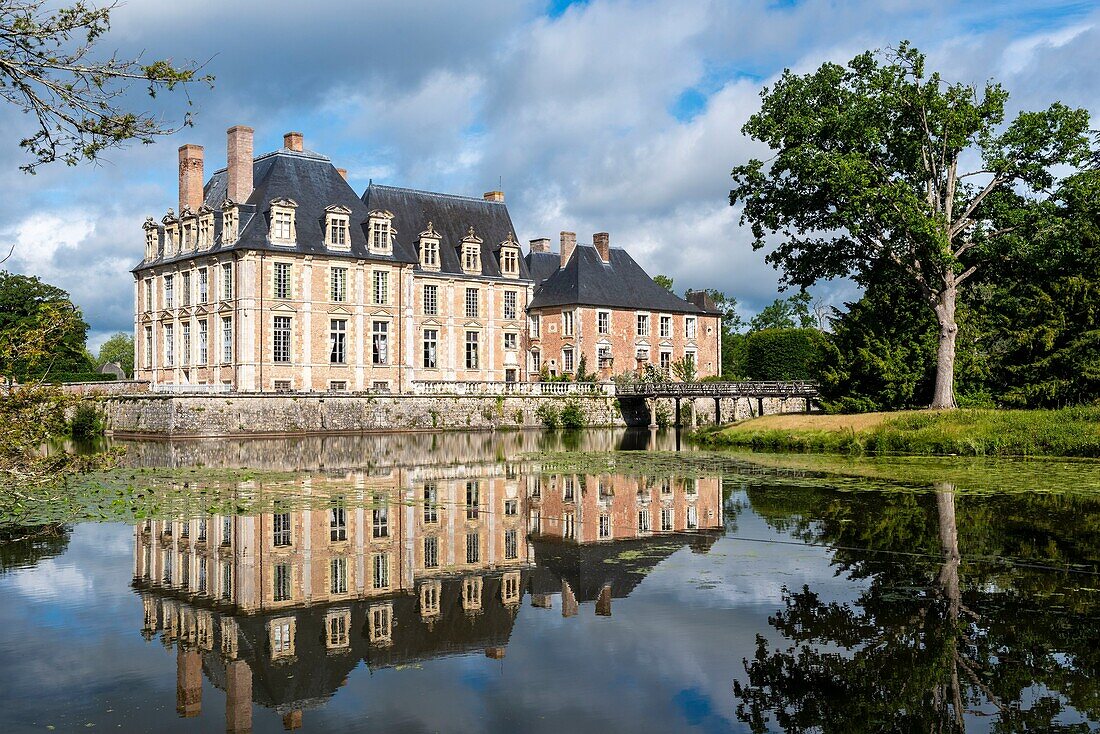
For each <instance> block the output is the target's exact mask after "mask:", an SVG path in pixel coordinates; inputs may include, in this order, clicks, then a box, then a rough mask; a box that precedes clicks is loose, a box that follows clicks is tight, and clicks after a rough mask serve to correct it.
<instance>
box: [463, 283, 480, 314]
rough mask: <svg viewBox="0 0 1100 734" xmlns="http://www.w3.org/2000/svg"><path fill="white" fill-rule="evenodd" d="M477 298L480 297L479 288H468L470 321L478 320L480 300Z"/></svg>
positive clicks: (467, 311)
mask: <svg viewBox="0 0 1100 734" xmlns="http://www.w3.org/2000/svg"><path fill="white" fill-rule="evenodd" d="M477 296H478V293H477V288H467V289H466V318H468V319H476V318H477V312H478V308H477V305H478V303H477V300H478V298H477Z"/></svg>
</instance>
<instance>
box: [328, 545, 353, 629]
mask: <svg viewBox="0 0 1100 734" xmlns="http://www.w3.org/2000/svg"><path fill="white" fill-rule="evenodd" d="M329 577H330V578H329V592H330V593H333V594H346V593H348V559H347V558H343V557H337V558H333V559H332V560H331V561H330V562H329ZM341 619H342V617H341Z"/></svg>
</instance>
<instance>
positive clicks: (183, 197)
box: [179, 145, 203, 214]
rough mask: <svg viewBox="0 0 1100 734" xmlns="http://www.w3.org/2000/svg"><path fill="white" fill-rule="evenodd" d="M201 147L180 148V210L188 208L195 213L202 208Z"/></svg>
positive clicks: (184, 146)
mask: <svg viewBox="0 0 1100 734" xmlns="http://www.w3.org/2000/svg"><path fill="white" fill-rule="evenodd" d="M202 158H203V154H202V146H201V145H181V146H180V201H179V204H180V208H179V211H180V213H181V214H182V213H183V208H184V207H185V206H186V207H190V209H191V211H193V212H197V211H198V210H199V207H200V206H202V184H203V180H202Z"/></svg>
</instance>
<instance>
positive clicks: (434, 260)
mask: <svg viewBox="0 0 1100 734" xmlns="http://www.w3.org/2000/svg"><path fill="white" fill-rule="evenodd" d="M420 267H422V268H424V269H425V270H439V234H438V233H437V232H436V231H435V227H433V226H432V223H431V222H428V229H426V230H425V231H423V232H421V233H420Z"/></svg>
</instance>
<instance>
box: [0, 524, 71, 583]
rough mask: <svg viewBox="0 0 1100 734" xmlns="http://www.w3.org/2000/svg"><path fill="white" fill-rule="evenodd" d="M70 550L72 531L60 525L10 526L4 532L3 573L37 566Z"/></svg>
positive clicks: (0, 533)
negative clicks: (70, 534) (40, 562)
mask: <svg viewBox="0 0 1100 734" xmlns="http://www.w3.org/2000/svg"><path fill="white" fill-rule="evenodd" d="M68 547H69V529H68V528H67V527H66V526H64V525H62V524H60V523H53V524H50V525H7V526H4V527H2V528H0V573H4V572H7V571H10V570H12V569H14V568H20V567H23V566H33V565H35V564H36V563H38V562H39V561H41V560H44V559H46V558H53V557H54V556H59V555H61V554H62V553H64V552H65V549H66V548H68Z"/></svg>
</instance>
